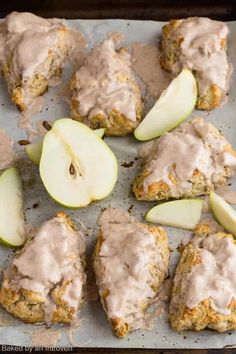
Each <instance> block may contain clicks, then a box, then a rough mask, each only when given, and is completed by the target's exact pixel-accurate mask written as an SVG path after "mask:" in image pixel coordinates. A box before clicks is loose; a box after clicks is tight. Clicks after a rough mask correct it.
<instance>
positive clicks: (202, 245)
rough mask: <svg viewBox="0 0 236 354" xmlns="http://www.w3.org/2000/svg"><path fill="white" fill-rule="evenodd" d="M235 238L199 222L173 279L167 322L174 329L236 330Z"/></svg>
mask: <svg viewBox="0 0 236 354" xmlns="http://www.w3.org/2000/svg"><path fill="white" fill-rule="evenodd" d="M235 264H236V240H235V239H234V238H233V236H232V235H230V234H226V233H224V232H221V231H220V232H219V231H216V232H214V233H209V228H208V226H207V225H199V227H198V230H197V231H196V235H195V236H194V237H193V239H192V240H191V241H190V242H189V243H188V244H187V246H186V247H185V248H184V251H183V253H182V255H181V259H180V262H179V264H178V266H177V269H176V272H175V277H174V281H173V288H172V296H171V303H170V323H171V326H172V328H173V329H174V330H176V331H184V330H189V329H193V330H197V331H200V330H202V329H204V328H211V329H214V330H216V331H219V332H224V331H227V330H232V329H236V273H235Z"/></svg>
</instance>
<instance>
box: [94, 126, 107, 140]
mask: <svg viewBox="0 0 236 354" xmlns="http://www.w3.org/2000/svg"><path fill="white" fill-rule="evenodd" d="M105 130H106V129H105V128H99V129H94V130H93V132H94V133H95V134H96V135H97V136H99V138H102V137H103V135H104V134H105Z"/></svg>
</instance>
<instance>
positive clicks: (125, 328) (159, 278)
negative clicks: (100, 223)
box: [93, 223, 169, 337]
mask: <svg viewBox="0 0 236 354" xmlns="http://www.w3.org/2000/svg"><path fill="white" fill-rule="evenodd" d="M138 225H139V226H141V227H142V228H144V229H146V230H148V231H149V232H150V233H152V234H154V235H155V237H156V242H157V243H158V244H159V245H160V253H161V257H162V260H163V264H164V267H163V271H162V272H161V274H160V270H159V271H157V269H156V267H157V265H150V273H151V275H152V278H153V283H152V289H153V290H154V291H155V292H156V293H157V292H158V290H159V288H160V286H161V284H162V282H163V280H164V279H165V277H166V275H167V271H168V264H169V248H168V237H167V234H166V232H165V231H164V229H162V228H160V227H157V226H154V225H146V224H141V223H140V224H138ZM102 243H103V237H102V233H101V232H99V234H98V238H97V243H96V246H95V251H94V254H93V265H94V270H95V273H96V278H97V284H98V288H99V292H100V299H101V303H102V305H103V308H104V311H105V312H106V313H107V307H106V297H107V296H108V295H109V293H110V292H109V289H105V291H103V292H101V288H100V286H99V283H100V281H102V274H103V269H102V267H101V264H100V263H99V258H98V255H99V252H100V249H101V245H102ZM148 305H149V303H148V302H145V303H143V304H142V310H143V311H144V310H145V309H146V308H147V307H148ZM107 316H108V314H107ZM108 320H109V321H110V323H111V326H112V329H113V331H114V333H115V334H116V335H117V336H118V337H125V336H126V335H127V334H128V333H130V332H131V331H133V330H134V328H133V327H132V326H131V325H130V324H129V323H127V321H126V320H125V319H123V318H114V317H113V318H109V317H108Z"/></svg>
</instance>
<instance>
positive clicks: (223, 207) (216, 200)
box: [210, 192, 236, 236]
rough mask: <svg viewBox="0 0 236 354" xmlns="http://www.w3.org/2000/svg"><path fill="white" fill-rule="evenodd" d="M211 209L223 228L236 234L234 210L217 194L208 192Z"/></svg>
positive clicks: (235, 211) (235, 214)
mask: <svg viewBox="0 0 236 354" xmlns="http://www.w3.org/2000/svg"><path fill="white" fill-rule="evenodd" d="M210 203H211V209H212V212H213V214H214V216H215V218H216V219H217V220H218V221H219V223H220V224H221V225H222V226H223V228H224V229H225V230H226V231H228V232H230V233H231V234H232V235H234V236H236V210H235V209H234V208H233V207H232V206H231V205H230V204H228V203H227V202H226V201H225V200H224V199H223V198H221V197H220V196H219V195H218V194H216V193H214V192H211V193H210Z"/></svg>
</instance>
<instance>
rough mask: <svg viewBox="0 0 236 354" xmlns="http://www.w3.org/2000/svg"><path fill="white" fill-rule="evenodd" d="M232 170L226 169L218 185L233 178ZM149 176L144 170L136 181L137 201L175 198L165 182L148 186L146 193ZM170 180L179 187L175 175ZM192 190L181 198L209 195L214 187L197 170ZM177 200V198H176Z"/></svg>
mask: <svg viewBox="0 0 236 354" xmlns="http://www.w3.org/2000/svg"><path fill="white" fill-rule="evenodd" d="M231 174H232V173H231V170H230V168H228V167H225V173H224V174H223V175H222V176H221V178H220V180H219V181H218V182H217V185H223V184H225V183H226V182H227V178H229V177H230V176H231ZM148 175H149V171H148V170H147V169H144V171H143V172H141V173H140V174H139V175H138V176H137V177H136V178H135V180H134V183H133V186H132V191H133V193H134V194H135V197H136V199H138V200H167V199H170V198H173V196H172V195H171V190H170V188H169V186H168V185H167V184H166V183H165V182H163V181H161V180H160V181H157V182H154V183H152V184H150V185H149V186H148V190H147V192H146V191H144V180H145V179H146V178H147V176H148ZM169 178H170V179H171V180H172V183H174V184H175V185H178V181H177V180H176V179H175V176H174V175H170V176H169ZM191 182H192V189H191V191H190V192H183V194H182V195H181V196H180V198H183V197H185V198H192V197H196V196H199V195H207V194H209V193H210V192H211V190H212V189H213V188H214V186H210V185H208V184H207V183H206V179H205V177H204V175H203V174H202V173H201V172H200V171H198V170H195V171H194V173H193V176H192V178H191ZM175 198H176V197H175Z"/></svg>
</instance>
